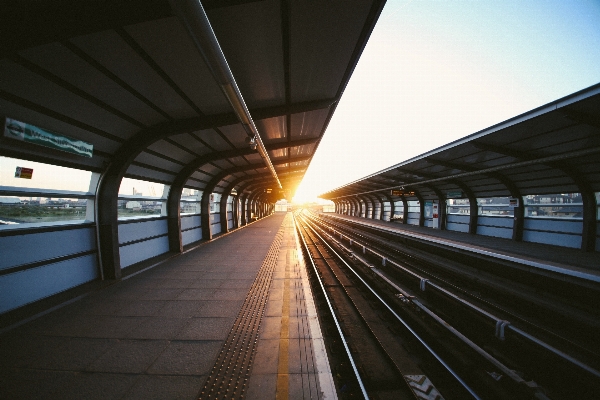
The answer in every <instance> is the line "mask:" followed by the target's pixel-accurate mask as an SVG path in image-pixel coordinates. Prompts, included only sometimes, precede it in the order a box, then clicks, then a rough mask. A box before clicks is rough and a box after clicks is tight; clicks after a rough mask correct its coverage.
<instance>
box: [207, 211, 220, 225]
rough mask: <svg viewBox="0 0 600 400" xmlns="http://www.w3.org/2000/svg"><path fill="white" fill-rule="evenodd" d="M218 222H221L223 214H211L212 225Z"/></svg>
mask: <svg viewBox="0 0 600 400" xmlns="http://www.w3.org/2000/svg"><path fill="white" fill-rule="evenodd" d="M217 222H221V214H219V213H215V214H210V224H211V225H212V224H216V223H217Z"/></svg>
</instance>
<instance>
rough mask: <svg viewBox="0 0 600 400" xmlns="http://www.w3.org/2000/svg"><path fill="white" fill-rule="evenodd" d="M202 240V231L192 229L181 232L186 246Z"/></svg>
mask: <svg viewBox="0 0 600 400" xmlns="http://www.w3.org/2000/svg"><path fill="white" fill-rule="evenodd" d="M198 240H202V229H200V228H197V229H190V230H189V231H185V232H181V243H183V245H184V246H185V245H186V244H190V243H194V242H197V241H198Z"/></svg>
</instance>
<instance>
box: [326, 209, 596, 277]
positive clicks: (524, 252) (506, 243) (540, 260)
mask: <svg viewBox="0 0 600 400" xmlns="http://www.w3.org/2000/svg"><path fill="white" fill-rule="evenodd" d="M321 215H322V216H325V217H333V218H336V219H341V220H349V221H353V222H356V223H359V224H362V225H366V226H373V227H377V228H383V229H387V230H390V231H393V232H395V233H398V234H401V235H406V236H409V237H412V238H415V239H419V240H424V241H427V242H431V243H436V244H439V245H443V246H449V247H452V248H454V249H458V250H463V251H468V252H475V253H479V254H482V255H486V256H491V257H495V258H499V259H503V260H507V261H512V262H516V263H520V264H524V265H528V266H531V267H534V268H541V269H545V270H550V271H554V272H559V273H563V274H567V275H570V276H575V277H579V278H582V279H587V280H592V281H595V282H600V253H598V252H583V251H581V250H579V249H572V248H568V247H560V246H553V245H547V244H541V243H532V242H516V241H513V240H510V239H504V238H498V237H493V236H484V235H473V234H469V233H463V232H456V231H450V230H440V229H432V228H427V227H421V226H415V225H409V224H402V223H398V222H388V221H381V220H377V219H370V218H362V217H355V216H349V215H341V214H334V213H321Z"/></svg>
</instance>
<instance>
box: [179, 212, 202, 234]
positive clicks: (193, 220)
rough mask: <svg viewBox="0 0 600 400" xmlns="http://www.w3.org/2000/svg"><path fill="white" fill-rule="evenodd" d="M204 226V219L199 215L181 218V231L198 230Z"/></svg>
mask: <svg viewBox="0 0 600 400" xmlns="http://www.w3.org/2000/svg"><path fill="white" fill-rule="evenodd" d="M200 225H202V219H201V218H200V216H199V215H190V216H182V217H181V230H182V231H185V230H186V229H190V228H197V227H199V226H200Z"/></svg>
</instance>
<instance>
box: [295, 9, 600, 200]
mask: <svg viewBox="0 0 600 400" xmlns="http://www.w3.org/2000/svg"><path fill="white" fill-rule="evenodd" d="M598 82H600V0H455V1H450V0H412V1H409V0H402V1H401V0H396V1H394V0H392V1H388V3H387V5H386V6H385V8H384V10H383V13H382V14H381V17H380V19H379V22H378V23H377V25H376V27H375V29H374V31H373V33H372V35H371V38H370V40H369V43H368V44H367V47H366V48H365V51H364V52H363V55H362V57H361V60H360V61H359V63H358V65H357V67H356V69H355V71H354V75H353V76H352V78H351V80H350V83H349V84H348V87H347V88H346V91H345V93H344V96H343V97H342V100H341V102H340V104H339V105H338V108H337V110H336V113H335V114H334V117H333V119H332V121H331V122H330V124H329V127H328V129H327V131H326V133H325V136H324V138H323V140H322V141H321V144H320V146H319V149H318V151H317V153H316V155H315V157H314V158H313V160H312V163H311V165H310V168H309V170H308V172H307V174H306V176H305V178H304V181H303V182H302V184H301V185H300V187H299V189H298V191H297V193H296V200H300V201H305V200H310V199H313V198H315V197H316V196H317V195H319V194H321V193H324V192H326V191H328V190H331V189H334V188H336V187H339V186H341V185H344V184H346V183H349V182H351V181H354V180H356V179H359V178H362V177H364V176H367V175H369V174H371V173H373V172H376V171H379V170H382V169H384V168H386V167H389V166H391V165H394V164H397V163H399V162H402V161H405V160H408V159H410V158H412V157H415V156H417V155H419V154H422V153H425V152H427V151H429V150H432V149H434V148H436V147H439V146H442V145H444V144H447V143H449V142H451V141H453V140H455V139H458V138H460V137H464V136H467V135H469V134H471V133H474V132H476V131H479V130H481V129H484V128H487V127H489V126H491V125H494V124H496V123H498V122H501V121H504V120H506V119H509V118H511V117H514V116H516V115H519V114H522V113H524V112H527V111H529V110H531V109H533V108H536V107H538V106H541V105H543V104H546V103H549V102H551V101H553V100H556V99H558V98H561V97H563V96H566V95H568V94H571V93H573V92H576V91H578V90H581V89H584V88H586V87H589V86H591V85H593V84H596V83H598Z"/></svg>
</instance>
